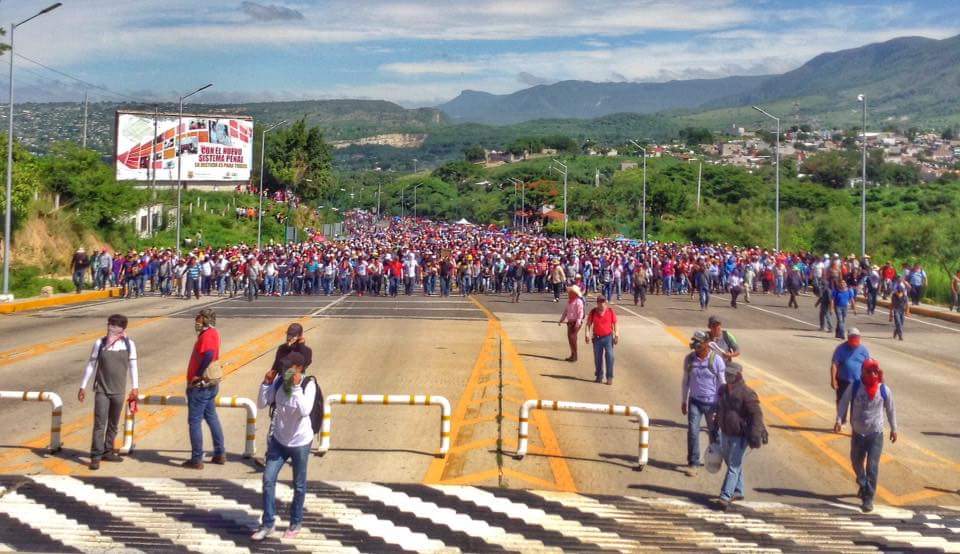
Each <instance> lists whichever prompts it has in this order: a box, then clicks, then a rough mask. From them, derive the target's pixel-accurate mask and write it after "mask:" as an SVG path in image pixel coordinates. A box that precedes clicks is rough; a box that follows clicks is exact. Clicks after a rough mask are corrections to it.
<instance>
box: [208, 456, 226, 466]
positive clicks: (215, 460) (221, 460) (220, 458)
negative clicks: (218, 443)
mask: <svg viewBox="0 0 960 554" xmlns="http://www.w3.org/2000/svg"><path fill="white" fill-rule="evenodd" d="M210 463H211V464H217V465H218V466H222V465H223V464H225V463H227V457H226V456H224V455H223V454H220V455H219V456H214V457H213V458H210Z"/></svg>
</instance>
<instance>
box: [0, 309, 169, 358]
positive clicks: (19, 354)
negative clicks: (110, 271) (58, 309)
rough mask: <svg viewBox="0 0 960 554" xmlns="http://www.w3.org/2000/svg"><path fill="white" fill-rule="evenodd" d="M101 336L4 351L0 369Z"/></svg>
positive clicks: (92, 334)
mask: <svg viewBox="0 0 960 554" xmlns="http://www.w3.org/2000/svg"><path fill="white" fill-rule="evenodd" d="M161 319H166V316H163V317H150V318H147V319H138V320H134V321H131V322H130V324H129V325H127V329H128V330H129V329H136V328H138V327H143V326H144V325H149V324H151V323H154V322H156V321H160V320H161ZM102 336H103V331H93V332H88V333H81V334H79V335H73V336H72V337H66V338H63V339H59V340H53V341H47V342H38V343H37V344H31V345H29V346H20V347H17V348H14V349H11V350H5V351H3V352H0V367H3V366H7V365H10V364H16V363H20V362H22V361H24V360H29V359H30V358H34V357H36V356H39V355H41V354H46V353H48V352H56V351H57V350H60V349H63V348H66V347H68V346H73V345H75V344H80V343H84V342H91V343H92V341H95V340H97V339H99V338H100V337H102Z"/></svg>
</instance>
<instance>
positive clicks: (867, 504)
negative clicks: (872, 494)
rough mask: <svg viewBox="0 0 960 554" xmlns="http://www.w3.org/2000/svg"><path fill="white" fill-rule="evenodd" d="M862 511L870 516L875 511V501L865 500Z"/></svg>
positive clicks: (861, 507)
mask: <svg viewBox="0 0 960 554" xmlns="http://www.w3.org/2000/svg"><path fill="white" fill-rule="evenodd" d="M860 511H861V512H863V513H865V514H869V513H870V512H872V511H873V500H872V499H867V498H865V499H863V504H862V505H861V506H860Z"/></svg>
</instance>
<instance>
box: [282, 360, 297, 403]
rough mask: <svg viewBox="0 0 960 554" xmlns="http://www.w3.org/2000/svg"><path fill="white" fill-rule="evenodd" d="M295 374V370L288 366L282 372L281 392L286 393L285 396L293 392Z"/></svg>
mask: <svg viewBox="0 0 960 554" xmlns="http://www.w3.org/2000/svg"><path fill="white" fill-rule="evenodd" d="M296 374H297V370H296V369H294V368H292V367H291V368H290V369H288V370H287V371H285V372H284V374H283V392H285V393H287V397H289V396H290V395H291V394H293V376H294V375H296Z"/></svg>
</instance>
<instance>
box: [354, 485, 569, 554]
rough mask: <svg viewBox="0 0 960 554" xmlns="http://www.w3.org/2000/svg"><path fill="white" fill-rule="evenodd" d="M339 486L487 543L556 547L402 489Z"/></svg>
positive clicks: (543, 549)
mask: <svg viewBox="0 0 960 554" xmlns="http://www.w3.org/2000/svg"><path fill="white" fill-rule="evenodd" d="M337 486H339V487H340V488H341V489H343V490H346V491H350V492H352V493H354V494H358V495H361V496H366V497H367V498H369V499H371V500H376V501H378V502H383V503H384V504H386V505H388V506H393V507H395V508H397V509H399V510H402V511H404V512H407V513H410V514H413V515H415V516H417V517H420V518H423V519H427V520H429V521H431V522H433V523H435V524H437V525H444V526H446V527H449V528H450V529H452V530H454V531H460V532H462V533H464V534H467V535H470V536H471V537H477V538H479V539H483V541H484V542H487V543H490V544H498V545H500V546H503V547H504V548H506V549H507V550H520V551H528V552H529V551H536V552H550V551H558V552H559V551H560V549H559V548H547V547H546V545H544V544H543V543H542V542H541V541H538V540H533V539H527V538H526V537H524V536H523V535H518V534H516V533H507V532H506V530H504V529H503V528H501V527H494V526H492V525H490V524H488V523H487V522H485V521H483V520H482V519H474V518H472V517H470V516H469V515H468V514H461V513H458V512H456V511H454V510H452V509H450V508H442V507H440V506H438V505H436V504H434V503H433V502H429V501H426V500H421V499H420V498H417V497H412V496H409V495H407V494H405V493H400V492H395V491H393V490H391V489H389V488H387V487H384V486H382V485H376V484H372V483H338V484H337Z"/></svg>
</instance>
